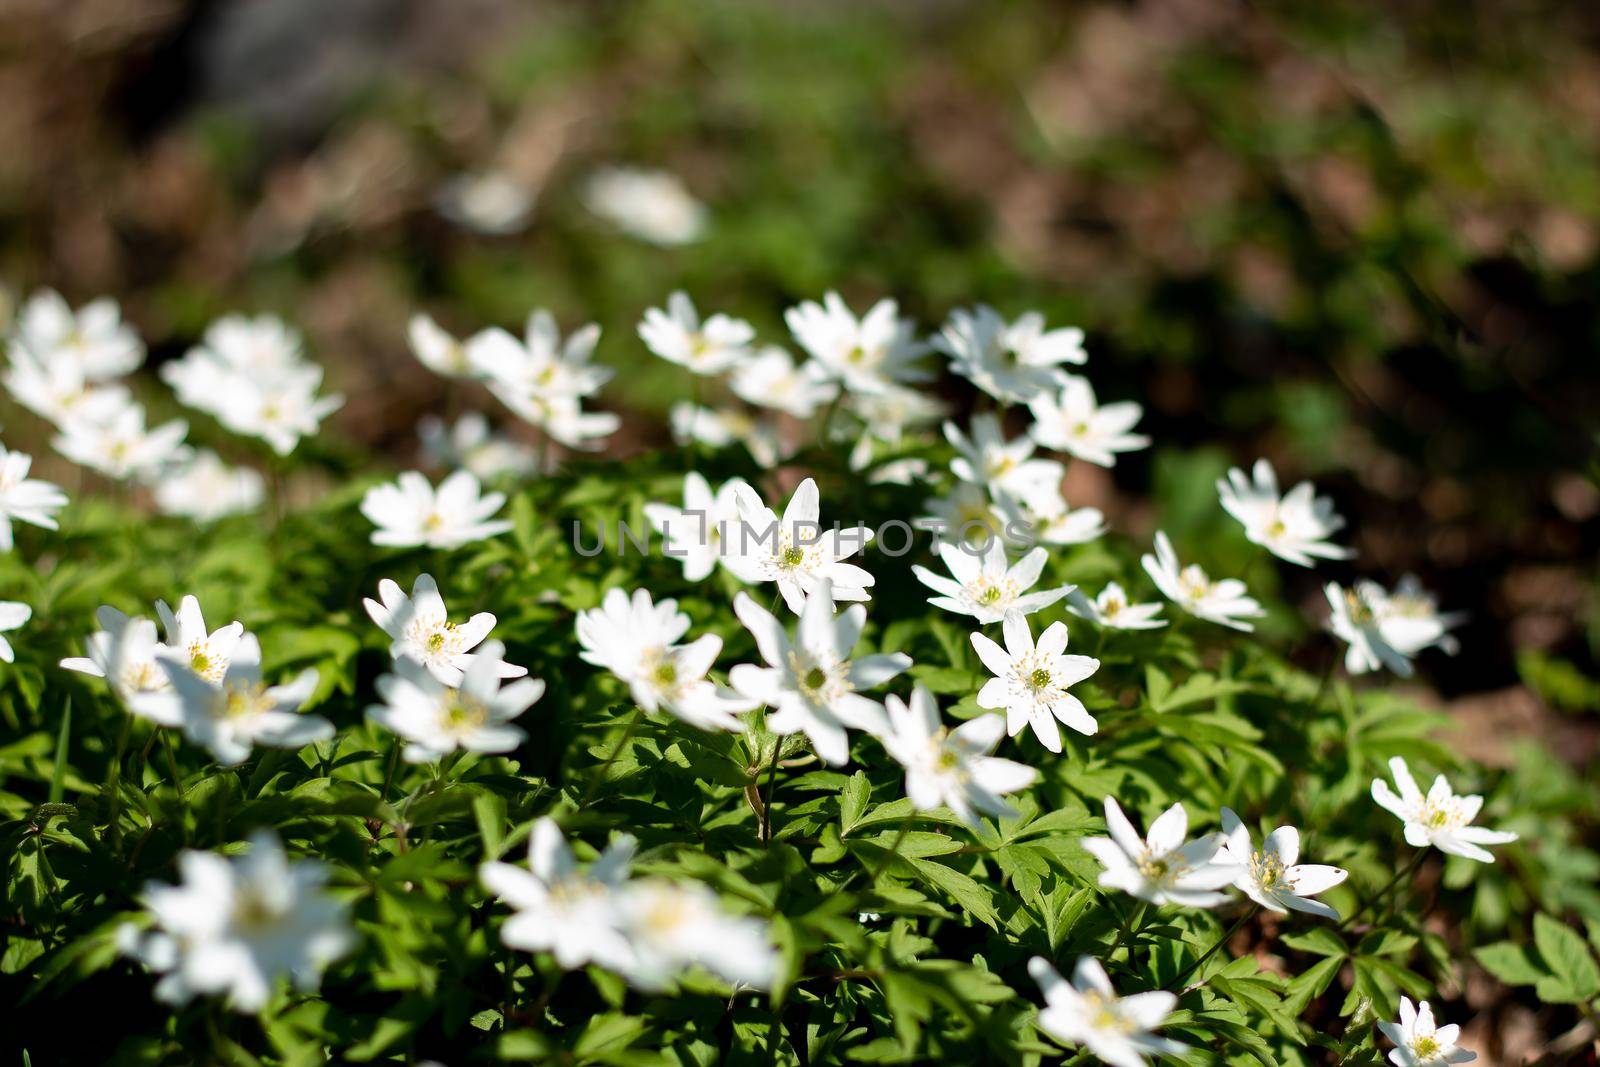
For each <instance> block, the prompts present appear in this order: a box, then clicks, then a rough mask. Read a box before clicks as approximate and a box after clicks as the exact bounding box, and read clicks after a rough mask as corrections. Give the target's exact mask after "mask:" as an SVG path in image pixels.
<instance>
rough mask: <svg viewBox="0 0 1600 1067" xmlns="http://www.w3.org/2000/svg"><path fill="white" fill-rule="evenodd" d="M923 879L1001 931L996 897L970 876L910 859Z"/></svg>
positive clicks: (943, 866)
mask: <svg viewBox="0 0 1600 1067" xmlns="http://www.w3.org/2000/svg"><path fill="white" fill-rule="evenodd" d="M906 862H908V863H910V864H911V866H913V867H915V868H916V870H917V873H918V874H919V875H921V876H922V878H923V879H924V880H925V881H927V882H930V883H932V884H933V885H934V886H936V887H938V888H939V889H940V890H942V891H943V892H944V893H946V894H947V895H949V897H950V898H951V899H952V900H954V901H955V902H956V903H957V904H959V905H960V906H961V908H962V909H963V910H964V911H966V912H967V914H969V915H971V916H972V917H973V918H975V919H977V920H978V921H979V922H982V923H985V924H987V925H988V926H990V927H993V928H995V929H999V926H1000V916H999V915H998V914H996V913H995V910H994V897H993V895H991V894H990V892H989V891H988V890H987V889H985V888H984V887H983V886H981V885H979V884H978V883H977V882H976V881H974V880H973V879H972V878H971V877H970V876H968V875H965V874H962V873H961V872H960V871H958V870H955V869H954V868H951V867H946V866H945V865H944V864H942V863H935V862H933V861H932V860H922V859H908V860H907V861H906Z"/></svg>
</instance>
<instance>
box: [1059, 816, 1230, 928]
mask: <svg viewBox="0 0 1600 1067" xmlns="http://www.w3.org/2000/svg"><path fill="white" fill-rule="evenodd" d="M1106 830H1107V831H1109V832H1110V834H1111V836H1110V837H1086V838H1084V839H1083V841H1082V845H1083V847H1084V848H1085V849H1086V850H1088V852H1089V854H1090V855H1092V856H1093V857H1094V858H1095V859H1097V860H1099V861H1100V864H1101V866H1103V867H1105V870H1104V871H1102V872H1100V885H1101V887H1102V888H1104V889H1120V890H1122V891H1123V892H1124V893H1130V894H1132V895H1133V896H1135V897H1137V898H1138V899H1140V900H1143V901H1147V902H1149V903H1151V904H1155V905H1157V906H1159V905H1162V904H1176V905H1178V906H1179V907H1184V908H1211V907H1215V906H1216V905H1218V904H1221V903H1222V902H1223V901H1225V900H1227V899H1228V898H1227V897H1226V896H1225V895H1223V894H1222V893H1218V892H1216V890H1218V889H1221V888H1222V887H1223V886H1226V885H1230V884H1232V882H1233V880H1234V877H1235V875H1236V874H1237V872H1236V871H1235V870H1234V868H1233V867H1232V866H1231V865H1229V864H1226V863H1218V862H1217V861H1216V855H1217V851H1218V849H1220V848H1221V847H1222V841H1223V838H1222V835H1221V834H1207V835H1206V836H1205V837H1201V838H1197V839H1195V840H1193V841H1187V842H1186V841H1185V840H1184V838H1185V836H1187V834H1188V831H1189V814H1188V812H1186V811H1184V810H1183V805H1182V804H1174V805H1172V807H1170V808H1168V809H1167V810H1166V811H1164V812H1162V813H1161V815H1160V816H1159V817H1158V818H1157V819H1156V821H1155V822H1153V823H1151V824H1150V834H1149V836H1148V837H1147V838H1141V837H1140V836H1139V833H1138V831H1136V830H1135V829H1134V828H1133V824H1132V823H1130V822H1129V821H1128V817H1127V816H1126V815H1124V814H1123V813H1122V807H1121V806H1120V805H1119V804H1118V803H1117V801H1116V799H1115V798H1114V797H1106Z"/></svg>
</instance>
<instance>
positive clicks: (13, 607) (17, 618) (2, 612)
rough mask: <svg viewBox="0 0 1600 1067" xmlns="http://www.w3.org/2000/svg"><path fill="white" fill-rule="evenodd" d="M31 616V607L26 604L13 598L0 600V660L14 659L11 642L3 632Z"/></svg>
mask: <svg viewBox="0 0 1600 1067" xmlns="http://www.w3.org/2000/svg"><path fill="white" fill-rule="evenodd" d="M31 618H33V609H32V608H31V607H29V606H28V605H27V604H22V603H19V602H17V601H15V600H0V661H3V662H6V663H11V662H14V661H15V659H16V653H14V652H13V651H12V650H11V642H10V641H8V640H6V638H5V637H4V636H3V635H4V634H5V632H6V631H8V630H15V629H17V628H18V627H19V626H21V625H22V624H23V623H25V622H27V621H28V620H29V619H31Z"/></svg>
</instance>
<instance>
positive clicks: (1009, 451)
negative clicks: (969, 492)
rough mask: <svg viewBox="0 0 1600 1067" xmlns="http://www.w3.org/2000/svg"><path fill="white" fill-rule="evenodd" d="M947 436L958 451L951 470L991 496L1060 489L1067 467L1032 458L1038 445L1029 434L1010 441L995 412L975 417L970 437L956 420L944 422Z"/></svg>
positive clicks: (1026, 494)
mask: <svg viewBox="0 0 1600 1067" xmlns="http://www.w3.org/2000/svg"><path fill="white" fill-rule="evenodd" d="M944 436H945V440H947V441H949V442H950V444H951V445H953V446H954V447H955V450H956V457H955V458H954V459H952V460H951V461H950V471H951V473H953V474H954V475H955V476H956V477H957V478H960V479H961V480H962V481H963V482H969V483H971V484H973V485H980V486H982V487H983V488H985V489H986V490H988V491H989V493H990V495H991V496H994V497H1001V496H1013V497H1028V496H1030V495H1032V494H1034V493H1036V492H1038V491H1040V490H1049V491H1057V492H1059V489H1060V486H1061V478H1062V476H1063V475H1064V474H1065V473H1066V468H1064V467H1062V465H1061V464H1060V463H1057V462H1056V461H1055V460H1053V459H1033V458H1031V457H1032V456H1033V452H1034V449H1036V448H1037V447H1038V445H1036V444H1035V443H1034V442H1033V441H1032V440H1030V439H1029V438H1028V437H1026V436H1023V437H1019V438H1017V439H1016V440H1014V441H1007V440H1006V438H1005V432H1004V431H1003V430H1002V429H1001V427H1000V419H999V416H997V415H995V414H994V413H993V412H987V413H985V414H982V415H974V416H973V417H972V422H971V436H970V437H969V436H968V435H967V434H964V433H962V432H961V429H960V428H959V427H958V426H956V424H955V423H953V422H947V423H945V424H944Z"/></svg>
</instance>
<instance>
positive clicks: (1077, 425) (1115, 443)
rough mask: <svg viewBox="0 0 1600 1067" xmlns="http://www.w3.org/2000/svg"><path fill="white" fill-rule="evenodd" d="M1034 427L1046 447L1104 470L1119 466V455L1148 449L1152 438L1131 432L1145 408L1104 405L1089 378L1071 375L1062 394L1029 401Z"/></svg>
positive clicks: (1032, 430)
mask: <svg viewBox="0 0 1600 1067" xmlns="http://www.w3.org/2000/svg"><path fill="white" fill-rule="evenodd" d="M1028 410H1029V411H1031V412H1033V417H1034V420H1035V421H1034V424H1033V426H1032V427H1030V428H1029V430H1028V432H1029V433H1030V434H1032V435H1033V439H1034V440H1035V441H1037V442H1039V443H1040V444H1041V445H1043V446H1044V447H1046V448H1053V449H1055V450H1057V451H1058V452H1067V453H1069V454H1071V455H1074V456H1077V457H1078V458H1079V459H1081V460H1086V461H1088V462H1090V463H1097V464H1099V465H1100V466H1102V467H1114V466H1116V465H1117V455H1116V454H1117V453H1118V452H1133V451H1136V450H1138V449H1141V448H1146V447H1148V446H1149V444H1150V438H1148V437H1146V436H1144V435H1143V434H1136V433H1130V432H1129V431H1130V430H1132V429H1133V427H1134V424H1135V423H1137V422H1138V421H1139V416H1140V415H1141V414H1142V413H1143V410H1144V409H1143V408H1141V407H1140V406H1139V405H1138V404H1135V403H1133V402H1132V401H1123V402H1121V403H1118V404H1100V403H1098V402H1096V400H1095V398H1094V388H1093V387H1092V386H1091V385H1090V384H1089V380H1088V379H1087V378H1083V377H1080V376H1078V375H1075V374H1069V375H1068V376H1067V384H1066V385H1065V386H1063V387H1062V389H1061V392H1059V393H1056V394H1053V395H1046V396H1036V397H1034V398H1033V399H1032V400H1030V401H1028Z"/></svg>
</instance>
